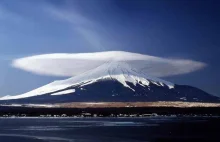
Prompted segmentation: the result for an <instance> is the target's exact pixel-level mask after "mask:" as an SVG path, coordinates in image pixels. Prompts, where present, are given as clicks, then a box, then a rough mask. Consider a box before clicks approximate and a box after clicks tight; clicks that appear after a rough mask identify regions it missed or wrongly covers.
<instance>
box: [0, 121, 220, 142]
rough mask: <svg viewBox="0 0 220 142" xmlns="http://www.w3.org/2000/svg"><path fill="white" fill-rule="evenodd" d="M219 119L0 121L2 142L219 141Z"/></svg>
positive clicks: (0, 138) (0, 139)
mask: <svg viewBox="0 0 220 142" xmlns="http://www.w3.org/2000/svg"><path fill="white" fill-rule="evenodd" d="M219 120H220V118H218V117H216V118H208V117H182V118H178V117H149V118H0V126H1V127H0V141H1V142H14V141H16V142H112V141H117V142H146V141H161V140H166V141H167V140H168V141H188V140H203V141H204V140H207V141H209V140H211V141H219V140H220V139H219V138H218V135H219V132H220V129H219V126H220V121H219Z"/></svg>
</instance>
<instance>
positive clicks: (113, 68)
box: [0, 61, 174, 100]
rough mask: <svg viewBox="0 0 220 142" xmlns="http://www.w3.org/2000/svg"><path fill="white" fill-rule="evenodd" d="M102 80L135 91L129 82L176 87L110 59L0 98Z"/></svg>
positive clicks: (22, 95) (45, 91)
mask: <svg viewBox="0 0 220 142" xmlns="http://www.w3.org/2000/svg"><path fill="white" fill-rule="evenodd" d="M100 80H115V81H118V82H120V83H121V84H122V85H123V86H124V87H127V88H129V89H131V90H132V91H134V92H135V89H134V88H132V87H131V86H130V85H129V84H128V82H129V83H132V84H133V85H134V86H136V85H137V84H139V85H141V86H144V85H145V86H148V85H149V84H150V83H153V84H155V85H158V86H167V87H168V88H170V89H172V88H174V84H173V83H170V82H167V81H164V80H161V79H159V78H154V77H151V76H148V75H146V74H144V73H143V72H141V71H139V70H137V69H134V68H131V67H130V65H129V64H127V63H126V62H123V61H108V62H106V63H104V64H102V65H100V66H97V67H96V68H94V69H92V70H89V71H86V72H84V73H81V74H80V75H77V76H74V77H71V78H69V79H66V80H59V81H54V82H52V83H50V84H48V85H45V86H42V87H40V88H37V89H35V90H32V91H30V92H27V93H24V94H21V95H16V96H5V97H2V98H0V100H10V99H20V98H27V97H33V96H38V95H43V94H47V93H53V92H56V91H58V90H62V89H65V88H68V87H71V86H76V85H79V84H80V85H81V86H86V85H89V84H91V83H94V82H97V81H100Z"/></svg>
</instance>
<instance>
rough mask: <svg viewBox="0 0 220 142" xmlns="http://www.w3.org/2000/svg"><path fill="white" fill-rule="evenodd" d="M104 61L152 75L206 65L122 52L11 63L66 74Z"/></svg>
mask: <svg viewBox="0 0 220 142" xmlns="http://www.w3.org/2000/svg"><path fill="white" fill-rule="evenodd" d="M107 62H124V63H126V64H128V65H129V66H130V67H131V68H135V69H136V70H139V71H141V72H143V73H145V74H148V75H152V76H155V77H165V76H173V75H178V74H185V73H190V72H193V71H196V70H199V69H201V68H203V67H204V66H205V64H204V63H201V62H197V61H192V60H185V59H175V60H174V59H166V58H161V57H155V56H149V55H143V54H137V53H130V52H123V51H108V52H95V53H73V54H65V53H56V54H43V55H35V56H30V57H24V58H19V59H16V60H14V61H13V63H12V66H13V67H15V68H19V69H22V70H25V71H29V72H32V73H36V74H41V75H50V76H66V77H67V76H76V75H79V74H82V73H85V72H87V71H90V70H92V69H95V68H97V67H99V66H101V65H103V64H105V63H107Z"/></svg>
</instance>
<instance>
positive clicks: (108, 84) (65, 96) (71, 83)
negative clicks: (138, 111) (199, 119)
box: [0, 61, 220, 103]
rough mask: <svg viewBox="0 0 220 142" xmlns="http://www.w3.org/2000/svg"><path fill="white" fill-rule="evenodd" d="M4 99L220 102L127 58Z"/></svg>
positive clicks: (43, 101) (14, 101)
mask: <svg viewBox="0 0 220 142" xmlns="http://www.w3.org/2000/svg"><path fill="white" fill-rule="evenodd" d="M0 100H1V102H3V103H6V102H7V103H10V102H11V103H61V102H79V101H82V102H99V101H106V102H111V101H116V102H119V101H129V102H134V101H142V102H143V101H188V102H220V100H219V98H218V97H215V96H212V95H209V94H207V93H205V92H204V91H202V90H199V89H197V88H194V87H190V86H183V85H175V84H173V83H170V82H167V81H164V80H162V79H159V78H155V77H151V76H148V75H146V74H145V73H143V72H141V71H140V70H137V69H135V68H132V67H131V66H129V64H127V63H126V62H122V61H109V62H106V63H104V64H102V65H100V66H97V67H96V68H95V69H92V70H88V71H86V72H84V73H82V74H80V75H77V76H74V77H72V78H69V79H66V80H60V81H54V82H52V83H50V84H48V85H45V86H42V87H40V88H37V89H35V90H33V91H30V92H27V93H25V94H21V95H16V96H5V97H2V98H0Z"/></svg>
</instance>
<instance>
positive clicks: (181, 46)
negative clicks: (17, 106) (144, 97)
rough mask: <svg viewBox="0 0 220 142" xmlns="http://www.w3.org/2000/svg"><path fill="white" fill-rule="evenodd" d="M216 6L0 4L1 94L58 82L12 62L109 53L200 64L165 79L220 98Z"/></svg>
mask: <svg viewBox="0 0 220 142" xmlns="http://www.w3.org/2000/svg"><path fill="white" fill-rule="evenodd" d="M219 7H220V2H218V1H217V0H216V1H212V0H204V1H199V0H189V1H186V0H182V1H181V0H179V1H178V0H173V1H172V0H167V1H165V0H152V1H148V0H78V1H74V0H66V1H65V0H38V1H36V0H19V1H15V0H1V1H0V68H1V69H0V96H4V95H16V94H20V93H24V92H27V91H29V90H32V89H34V88H37V87H40V86H41V85H44V84H47V83H49V82H51V81H53V80H56V79H62V78H57V77H48V76H39V75H35V74H32V73H28V72H25V71H22V70H19V69H16V68H12V67H11V65H10V63H11V61H12V60H13V59H15V58H19V57H24V56H30V55H35V54H43V53H58V52H62V53H63V52H67V53H76V52H94V51H108V50H123V51H129V52H137V53H143V54H148V55H154V56H159V57H169V58H185V59H192V60H196V61H200V62H204V63H206V64H207V67H206V68H204V69H202V70H199V71H196V72H194V73H190V74H185V75H179V76H173V77H168V78H165V79H166V80H168V81H171V82H173V83H177V84H187V85H192V86H195V87H198V88H200V89H202V90H205V91H207V92H209V93H211V94H214V95H218V96H220V89H219V87H220V75H219V72H220V56H219V55H220V27H219V26H220V10H219Z"/></svg>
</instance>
